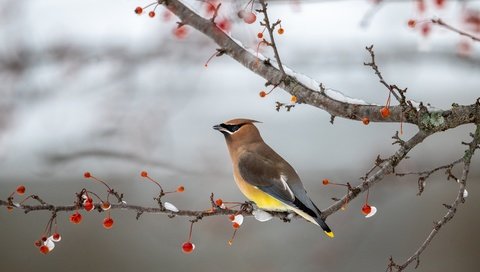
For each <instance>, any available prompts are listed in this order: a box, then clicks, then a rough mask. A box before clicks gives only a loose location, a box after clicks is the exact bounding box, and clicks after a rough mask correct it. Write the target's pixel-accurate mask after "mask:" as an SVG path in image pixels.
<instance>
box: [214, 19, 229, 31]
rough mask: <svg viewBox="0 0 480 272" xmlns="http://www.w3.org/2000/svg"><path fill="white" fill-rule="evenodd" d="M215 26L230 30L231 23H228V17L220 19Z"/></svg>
mask: <svg viewBox="0 0 480 272" xmlns="http://www.w3.org/2000/svg"><path fill="white" fill-rule="evenodd" d="M217 26H218V27H219V28H220V29H222V30H223V31H227V32H228V31H230V29H231V28H232V24H231V23H230V21H229V20H228V19H223V20H221V21H220V22H219V23H218V24H217Z"/></svg>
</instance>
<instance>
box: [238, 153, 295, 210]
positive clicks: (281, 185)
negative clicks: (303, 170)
mask: <svg viewBox="0 0 480 272" xmlns="http://www.w3.org/2000/svg"><path fill="white" fill-rule="evenodd" d="M281 167H282V165H279V163H275V162H274V161H272V160H271V159H269V158H267V157H264V156H261V155H260V154H254V153H246V154H243V155H242V156H241V157H240V159H239V162H238V168H239V172H240V175H241V177H242V178H243V179H244V180H245V181H246V182H247V183H249V184H251V185H253V186H255V187H257V188H259V189H260V190H262V191H264V192H265V193H268V194H269V195H271V196H273V197H275V198H277V199H279V200H281V201H282V202H284V203H292V204H293V202H294V201H295V194H294V192H293V191H292V189H291V188H290V186H289V185H288V183H287V181H288V179H289V178H290V177H288V176H286V174H284V173H282V169H281Z"/></svg>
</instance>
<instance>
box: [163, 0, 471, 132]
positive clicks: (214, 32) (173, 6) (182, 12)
mask: <svg viewBox="0 0 480 272" xmlns="http://www.w3.org/2000/svg"><path fill="white" fill-rule="evenodd" d="M159 3H160V4H163V5H165V6H166V7H167V8H168V9H169V10H170V11H171V12H172V13H174V14H175V15H177V16H178V17H179V18H180V19H181V21H182V23H183V24H186V25H190V26H192V27H193V28H195V29H197V30H198V31H200V32H202V33H203V34H205V35H206V36H207V37H209V38H210V39H212V40H213V41H214V42H215V43H217V44H218V45H219V46H220V48H223V49H225V53H226V54H227V55H229V56H231V57H232V58H233V59H235V60H236V61H238V62H239V63H241V64H242V65H244V66H245V67H247V68H248V69H249V70H251V71H252V72H254V73H256V74H258V75H259V76H261V77H263V78H265V79H266V80H267V82H280V81H282V79H284V80H283V81H282V83H281V84H280V85H279V87H281V88H283V89H284V90H286V91H287V92H289V93H290V94H292V95H295V96H296V97H297V98H298V103H305V104H308V105H311V106H314V107H317V108H320V109H323V110H325V111H327V112H328V113H330V114H331V115H334V116H338V117H343V118H347V119H354V120H359V121H360V120H362V119H363V118H364V117H368V118H369V120H370V122H404V123H412V124H417V125H419V124H421V123H420V122H421V118H420V116H415V115H414V114H410V115H409V116H407V117H406V118H404V117H402V107H401V106H395V107H391V108H390V112H391V114H390V116H389V117H388V118H383V117H382V116H381V114H380V109H381V108H382V107H383V106H378V105H368V104H358V103H351V102H349V101H346V102H345V101H339V100H335V99H334V98H332V97H329V96H328V93H327V92H322V91H321V90H320V88H319V86H318V88H316V87H317V86H315V88H314V86H306V85H305V84H303V83H301V82H300V81H299V80H298V79H297V78H296V77H295V76H294V73H293V72H289V71H288V70H287V69H285V70H286V73H287V76H286V77H285V78H284V75H283V74H282V72H281V71H280V70H279V69H277V68H275V67H273V66H272V65H271V64H269V62H266V61H265V62H264V61H263V59H260V58H257V57H256V56H255V53H254V52H253V51H249V50H247V49H246V48H245V47H243V46H242V45H241V44H240V42H238V41H236V40H234V39H233V38H232V37H230V36H228V35H227V34H226V33H225V32H223V31H222V30H221V29H219V28H218V27H217V26H216V25H215V24H214V23H212V22H211V21H210V20H209V19H206V18H203V17H202V16H200V15H198V14H197V13H196V12H194V11H193V10H191V9H189V8H188V7H186V6H185V5H184V4H183V3H182V2H181V1H179V0H168V1H159ZM284 68H285V67H284ZM290 71H291V70H290ZM476 109H477V105H476V104H475V103H474V104H472V105H467V106H459V105H457V106H455V107H452V108H451V109H450V110H448V111H443V112H440V114H442V115H445V116H443V118H444V119H445V121H444V123H442V124H440V125H438V126H435V127H433V128H430V129H433V130H434V131H441V130H446V129H450V128H454V127H457V126H459V125H462V124H467V123H474V122H475V120H477V119H478V120H480V112H479V111H477V110H476ZM420 113H421V112H419V114H420Z"/></svg>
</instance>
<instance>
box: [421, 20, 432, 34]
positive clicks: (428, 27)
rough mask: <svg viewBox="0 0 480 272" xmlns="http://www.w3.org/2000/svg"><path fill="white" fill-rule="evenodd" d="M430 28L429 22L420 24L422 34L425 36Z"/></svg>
mask: <svg viewBox="0 0 480 272" xmlns="http://www.w3.org/2000/svg"><path fill="white" fill-rule="evenodd" d="M431 30H432V28H431V27H430V24H427V23H426V24H423V25H422V36H424V37H427V36H428V34H430V31H431Z"/></svg>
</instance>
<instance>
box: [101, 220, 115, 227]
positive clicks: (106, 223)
mask: <svg viewBox="0 0 480 272" xmlns="http://www.w3.org/2000/svg"><path fill="white" fill-rule="evenodd" d="M113 223H114V221H113V219H112V218H111V217H107V218H105V219H103V227H104V228H106V229H111V228H112V227H113Z"/></svg>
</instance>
